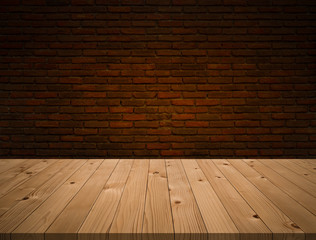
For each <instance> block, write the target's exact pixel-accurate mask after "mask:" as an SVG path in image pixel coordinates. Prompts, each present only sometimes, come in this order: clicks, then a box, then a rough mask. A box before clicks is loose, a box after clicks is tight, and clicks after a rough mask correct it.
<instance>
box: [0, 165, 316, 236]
mask: <svg viewBox="0 0 316 240" xmlns="http://www.w3.org/2000/svg"><path fill="white" fill-rule="evenodd" d="M315 161H316V160H312V159H293V160H292V159H286V160H281V159H279V160H276V159H269V160H268V159H262V160H260V159H244V160H237V159H213V160H211V159H201V160H198V159H182V160H180V159H150V160H149V159H121V160H120V159H80V160H79V159H63V160H57V159H47V160H44V159H39V160H34V159H16V160H15V159H3V160H0V239H1V240H2V239H8V240H31V239H32V240H44V239H45V240H101V239H102V240H139V239H142V240H189V239H190V240H207V239H209V240H213V239H214V240H215V239H218V240H221V239H226V240H230V239H240V240H250V239H256V240H257V239H258V240H268V239H271V240H272V239H277V240H278V239H291V240H292V239H295V240H305V239H306V240H313V239H316V217H315V213H316V207H315V206H316V199H315V195H316V187H315V185H316V184H315V178H316V171H315V167H316V162H315ZM306 174H307V175H306Z"/></svg>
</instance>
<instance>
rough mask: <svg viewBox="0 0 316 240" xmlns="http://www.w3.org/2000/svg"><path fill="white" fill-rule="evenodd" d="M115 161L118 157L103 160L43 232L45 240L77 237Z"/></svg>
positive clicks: (66, 239)
mask: <svg viewBox="0 0 316 240" xmlns="http://www.w3.org/2000/svg"><path fill="white" fill-rule="evenodd" d="M117 163H118V159H106V160H105V161H103V163H102V164H101V166H100V167H99V168H98V169H97V170H96V172H95V173H94V174H93V175H92V176H91V177H90V179H89V180H88V181H87V183H86V184H85V185H84V186H83V187H82V189H81V190H80V191H79V192H78V194H77V195H76V196H75V197H74V198H73V199H72V200H71V202H70V203H69V204H68V205H67V206H66V208H65V209H64V210H63V211H62V213H61V214H60V215H59V216H58V217H57V218H56V220H55V221H54V222H53V223H52V225H51V226H50V227H49V228H48V230H47V231H46V232H45V240H55V239H59V240H73V239H77V232H78V231H79V228H80V226H81V224H82V223H83V221H84V220H85V218H86V216H87V215H88V213H89V211H90V209H91V207H92V206H93V203H94V202H95V200H96V199H97V197H98V196H99V194H100V192H101V191H102V188H103V187H104V185H105V183H106V182H107V180H108V179H109V177H110V176H111V173H112V172H113V170H114V168H115V167H116V164H117ZM78 210H79V211H78Z"/></svg>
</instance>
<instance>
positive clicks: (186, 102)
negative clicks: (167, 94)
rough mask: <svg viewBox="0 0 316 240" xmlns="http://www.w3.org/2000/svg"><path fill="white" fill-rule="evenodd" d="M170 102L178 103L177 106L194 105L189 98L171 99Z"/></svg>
mask: <svg viewBox="0 0 316 240" xmlns="http://www.w3.org/2000/svg"><path fill="white" fill-rule="evenodd" d="M172 104H173V105H178V106H192V105H194V100H190V99H179V100H172Z"/></svg>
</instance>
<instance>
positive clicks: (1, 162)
mask: <svg viewBox="0 0 316 240" xmlns="http://www.w3.org/2000/svg"><path fill="white" fill-rule="evenodd" d="M24 161H27V160H26V159H0V173H3V172H6V171H7V170H9V169H10V168H14V167H15V166H16V165H18V164H20V163H22V162H24Z"/></svg>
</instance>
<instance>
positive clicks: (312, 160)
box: [304, 159, 316, 167]
mask: <svg viewBox="0 0 316 240" xmlns="http://www.w3.org/2000/svg"><path fill="white" fill-rule="evenodd" d="M304 161H306V162H308V163H309V164H311V165H312V166H313V167H316V159H304Z"/></svg>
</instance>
